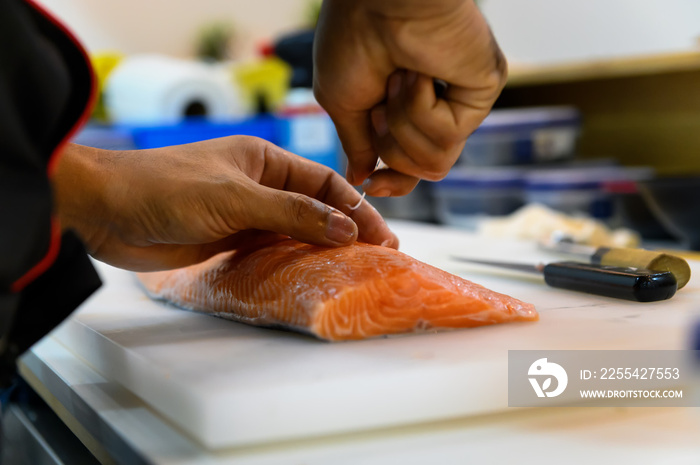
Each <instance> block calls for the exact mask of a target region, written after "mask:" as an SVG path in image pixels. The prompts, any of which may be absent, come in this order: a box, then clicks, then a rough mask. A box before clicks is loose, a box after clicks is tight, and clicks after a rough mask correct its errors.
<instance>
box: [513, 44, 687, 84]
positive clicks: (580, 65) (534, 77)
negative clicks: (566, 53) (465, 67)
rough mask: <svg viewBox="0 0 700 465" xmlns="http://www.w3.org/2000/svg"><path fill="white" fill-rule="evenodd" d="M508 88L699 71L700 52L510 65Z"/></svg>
mask: <svg viewBox="0 0 700 465" xmlns="http://www.w3.org/2000/svg"><path fill="white" fill-rule="evenodd" d="M509 68H510V69H509V73H508V74H509V75H508V84H507V86H508V87H521V86H532V85H542V84H556V83H564V82H576V81H587V80H595V79H608V78H618V77H630V76H643V75H655V74H665V73H674V72H680V71H692V70H700V50H698V51H689V52H682V53H673V54H664V55H649V56H637V57H626V58H619V59H605V60H592V61H583V62H572V63H563V64H556V65H548V66H547V65H545V66H530V65H524V64H517V63H511V64H510V66H509Z"/></svg>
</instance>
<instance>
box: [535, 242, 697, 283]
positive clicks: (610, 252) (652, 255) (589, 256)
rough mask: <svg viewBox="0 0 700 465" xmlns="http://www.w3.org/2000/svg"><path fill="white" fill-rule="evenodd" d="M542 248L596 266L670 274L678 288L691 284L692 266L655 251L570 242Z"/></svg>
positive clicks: (551, 244)
mask: <svg viewBox="0 0 700 465" xmlns="http://www.w3.org/2000/svg"><path fill="white" fill-rule="evenodd" d="M540 247H541V248H542V249H544V250H547V251H551V252H558V253H563V254H566V255H571V256H574V257H577V258H582V259H584V260H586V261H588V262H590V263H593V264H596V265H610V266H619V267H628V266H629V267H634V268H640V269H646V270H653V271H670V272H671V273H673V275H674V276H675V277H676V281H677V283H678V289H681V288H682V287H683V286H685V285H686V284H688V281H690V265H688V262H686V261H685V260H684V259H682V258H681V257H678V256H676V255H671V254H668V253H663V252H655V251H653V250H644V249H633V248H625V247H593V246H588V245H583V244H576V243H573V242H569V241H567V240H560V241H557V240H553V241H548V242H543V243H540Z"/></svg>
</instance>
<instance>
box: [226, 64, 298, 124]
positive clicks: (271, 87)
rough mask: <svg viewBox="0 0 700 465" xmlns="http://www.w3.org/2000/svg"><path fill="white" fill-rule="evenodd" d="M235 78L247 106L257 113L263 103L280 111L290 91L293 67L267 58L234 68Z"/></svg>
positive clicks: (270, 108)
mask: <svg viewBox="0 0 700 465" xmlns="http://www.w3.org/2000/svg"><path fill="white" fill-rule="evenodd" d="M234 77H235V81H236V83H237V84H238V86H239V88H240V91H241V97H242V98H243V100H244V101H245V103H246V106H247V107H248V108H249V109H250V110H251V111H252V112H255V111H257V110H258V107H259V106H260V104H261V103H263V104H264V106H265V107H266V108H267V109H268V110H269V111H274V110H276V109H278V108H279V107H280V106H281V105H282V103H283V102H284V98H285V96H286V95H287V92H288V91H289V82H290V79H291V77H292V69H291V67H290V66H289V65H288V64H287V63H285V62H284V61H282V60H280V59H279V58H276V57H266V58H262V59H259V60H256V61H254V62H250V63H242V64H238V65H236V66H235V67H234Z"/></svg>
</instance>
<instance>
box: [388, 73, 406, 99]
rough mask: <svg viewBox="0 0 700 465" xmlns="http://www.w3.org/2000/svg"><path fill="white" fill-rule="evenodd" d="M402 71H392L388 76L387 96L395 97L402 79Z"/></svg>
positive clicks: (399, 89)
mask: <svg viewBox="0 0 700 465" xmlns="http://www.w3.org/2000/svg"><path fill="white" fill-rule="evenodd" d="M402 75H403V72H398V73H394V74H392V75H391V77H390V78H389V91H388V94H389V98H395V97H396V96H397V95H399V92H400V91H401V81H402V80H403V76H402Z"/></svg>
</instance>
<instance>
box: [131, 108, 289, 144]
mask: <svg viewBox="0 0 700 465" xmlns="http://www.w3.org/2000/svg"><path fill="white" fill-rule="evenodd" d="M278 124H279V121H278V120H277V118H275V117H272V116H258V117H255V118H250V119H245V120H241V121H236V122H231V123H214V122H210V121H206V120H201V119H191V120H187V121H184V122H182V123H179V124H174V125H167V126H152V127H131V128H128V130H129V131H131V133H132V135H133V138H134V143H135V144H136V146H137V147H138V148H140V149H153V148H159V147H167V146H169V145H180V144H189V143H192V142H199V141H203V140H208V139H215V138H218V137H226V136H234V135H244V136H256V137H260V138H262V139H265V140H268V141H270V142H272V143H273V144H277V143H278V138H277V133H278Z"/></svg>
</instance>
